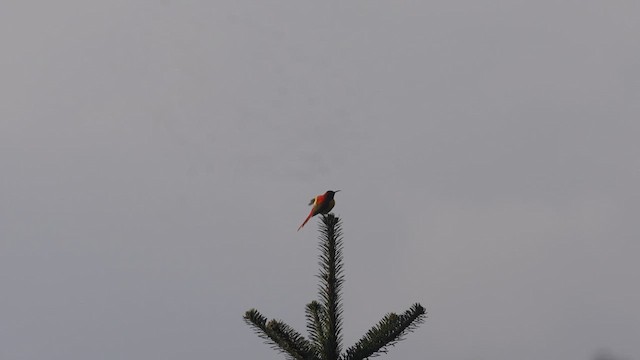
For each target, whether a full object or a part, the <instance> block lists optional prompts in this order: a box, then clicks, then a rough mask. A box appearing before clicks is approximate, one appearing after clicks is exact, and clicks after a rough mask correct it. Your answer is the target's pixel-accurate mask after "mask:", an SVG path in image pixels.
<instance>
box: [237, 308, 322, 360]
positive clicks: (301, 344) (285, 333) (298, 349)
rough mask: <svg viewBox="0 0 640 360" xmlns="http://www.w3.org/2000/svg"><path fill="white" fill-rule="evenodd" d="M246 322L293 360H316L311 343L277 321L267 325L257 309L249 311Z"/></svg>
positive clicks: (245, 316)
mask: <svg viewBox="0 0 640 360" xmlns="http://www.w3.org/2000/svg"><path fill="white" fill-rule="evenodd" d="M244 320H245V322H246V323H247V324H248V325H250V326H251V327H253V329H254V331H255V332H256V334H258V336H259V337H261V338H262V339H264V340H266V341H265V342H266V343H267V344H269V345H271V347H272V348H274V349H276V350H279V351H282V352H283V353H285V354H287V355H288V356H289V357H291V358H292V359H297V360H315V359H316V357H315V351H314V349H313V346H312V345H311V343H309V341H307V340H306V339H305V338H304V337H303V336H302V335H300V334H299V333H298V332H296V331H295V330H293V328H291V327H290V326H289V325H287V324H285V323H283V322H281V321H277V320H271V321H269V322H268V323H267V318H266V317H264V316H263V315H262V314H260V312H258V310H256V309H251V310H249V311H247V312H246V313H245V315H244Z"/></svg>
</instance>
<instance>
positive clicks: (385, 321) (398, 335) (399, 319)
mask: <svg viewBox="0 0 640 360" xmlns="http://www.w3.org/2000/svg"><path fill="white" fill-rule="evenodd" d="M425 316H426V311H425V309H424V307H422V305H420V304H417V303H416V304H414V305H413V306H411V308H409V310H407V311H405V312H404V314H402V315H397V314H394V313H390V314H387V315H385V316H384V317H383V318H382V320H380V322H379V323H378V324H377V325H376V326H374V327H373V328H371V330H369V331H368V332H367V333H366V334H365V335H364V336H363V337H362V339H360V341H358V342H357V343H356V344H355V345H354V346H352V347H350V348H349V349H347V351H346V354H345V357H344V360H362V359H366V358H369V357H374V356H378V355H380V354H381V353H386V352H387V351H388V349H387V348H388V347H389V346H393V345H395V344H396V343H397V342H399V341H402V340H403V339H404V336H405V335H407V334H408V333H410V332H411V331H413V330H415V328H416V327H418V325H420V324H421V323H422V322H423V321H424V318H425Z"/></svg>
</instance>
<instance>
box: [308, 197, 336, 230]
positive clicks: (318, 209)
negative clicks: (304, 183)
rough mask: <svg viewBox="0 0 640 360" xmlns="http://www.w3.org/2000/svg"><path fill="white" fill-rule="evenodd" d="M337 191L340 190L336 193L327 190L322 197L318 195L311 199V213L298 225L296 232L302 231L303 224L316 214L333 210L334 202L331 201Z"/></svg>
mask: <svg viewBox="0 0 640 360" xmlns="http://www.w3.org/2000/svg"><path fill="white" fill-rule="evenodd" d="M338 191H340V190H336V191H332V190H329V191H327V192H326V193H324V194H322V195H318V196H316V197H314V198H313V199H311V201H310V202H309V206H311V205H313V207H312V208H311V212H310V213H309V216H307V218H306V219H304V222H303V223H302V225H300V227H299V228H298V231H300V229H302V227H303V226H304V224H306V223H307V221H309V219H311V218H312V217H314V216H316V215H318V214H327V213H329V211H331V209H333V207H334V206H335V205H336V201H335V200H334V199H333V196H334V195H335V194H336V193H337V192H338Z"/></svg>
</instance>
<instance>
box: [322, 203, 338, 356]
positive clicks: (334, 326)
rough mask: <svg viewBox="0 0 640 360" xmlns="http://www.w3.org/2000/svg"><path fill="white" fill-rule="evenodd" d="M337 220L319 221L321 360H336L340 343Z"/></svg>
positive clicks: (330, 215)
mask: <svg viewBox="0 0 640 360" xmlns="http://www.w3.org/2000/svg"><path fill="white" fill-rule="evenodd" d="M341 226H342V225H341V223H340V219H339V218H337V217H335V216H334V215H333V214H328V215H324V216H323V217H322V225H321V226H320V233H321V235H320V238H319V240H320V245H319V248H320V262H319V265H320V274H319V275H318V277H319V278H320V287H319V295H320V300H321V305H322V307H323V309H324V310H325V313H324V314H323V315H324V316H323V317H322V318H321V319H322V320H321V323H322V324H324V325H325V327H326V328H325V329H324V330H323V333H324V335H325V336H324V337H323V339H322V340H323V343H322V354H323V360H337V359H338V358H339V357H340V351H341V349H340V348H341V342H342V336H341V332H342V320H341V317H342V305H341V301H340V292H341V290H342V283H343V282H344V276H343V272H342V228H341Z"/></svg>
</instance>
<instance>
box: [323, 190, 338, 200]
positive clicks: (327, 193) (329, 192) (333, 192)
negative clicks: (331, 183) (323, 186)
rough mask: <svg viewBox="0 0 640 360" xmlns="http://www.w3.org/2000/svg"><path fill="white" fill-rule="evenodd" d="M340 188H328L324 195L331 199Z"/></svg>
mask: <svg viewBox="0 0 640 360" xmlns="http://www.w3.org/2000/svg"><path fill="white" fill-rule="evenodd" d="M338 191H340V190H328V191H327V192H326V193H324V195H325V196H326V197H327V198H329V199H333V196H334V195H335V194H336V193H337V192H338Z"/></svg>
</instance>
